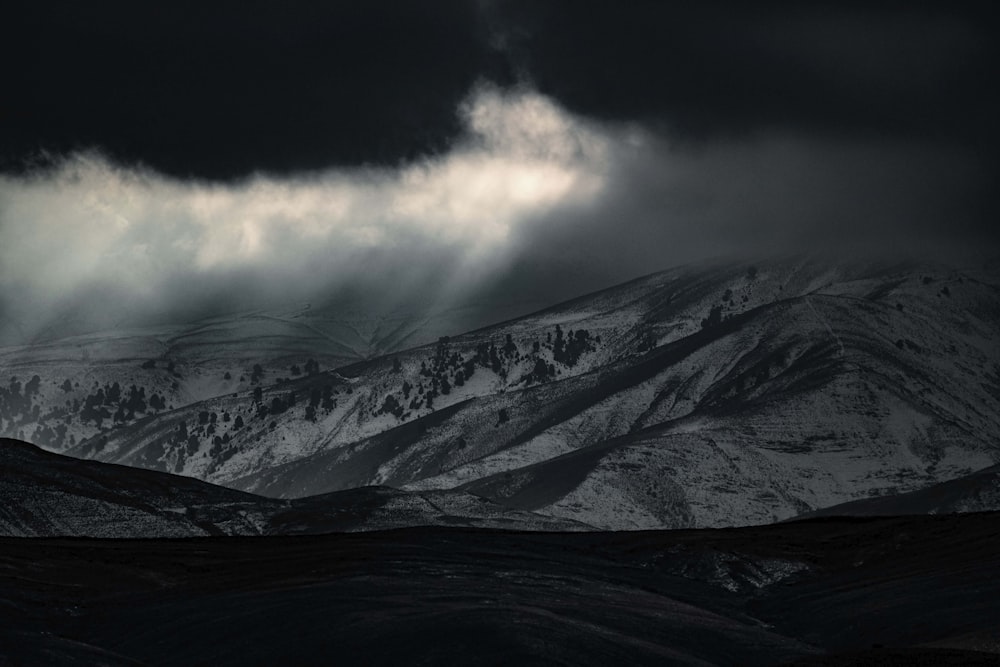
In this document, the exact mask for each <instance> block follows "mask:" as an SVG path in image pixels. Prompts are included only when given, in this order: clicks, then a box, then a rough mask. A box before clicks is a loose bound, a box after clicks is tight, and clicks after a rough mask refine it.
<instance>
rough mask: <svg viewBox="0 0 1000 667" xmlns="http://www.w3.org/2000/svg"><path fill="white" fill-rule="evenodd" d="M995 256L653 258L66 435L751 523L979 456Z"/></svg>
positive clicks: (282, 469)
mask: <svg viewBox="0 0 1000 667" xmlns="http://www.w3.org/2000/svg"><path fill="white" fill-rule="evenodd" d="M994 274H995V267H992V268H991V267H989V266H987V267H985V268H980V269H975V270H962V271H960V270H955V269H951V268H948V267H942V266H932V265H919V264H894V265H879V264H872V263H860V262H859V263H856V264H852V265H833V264H830V263H826V262H821V261H808V260H784V261H776V262H759V263H756V264H752V265H751V264H741V265H715V266H710V267H695V268H687V269H674V270H670V271H666V272H662V273H658V274H654V275H651V276H647V277H644V278H640V279H637V280H634V281H631V282H629V283H626V284H624V285H620V286H617V287H612V288H609V289H607V290H603V291H601V292H598V293H595V294H592V295H588V296H583V297H580V298H577V299H574V300H572V301H569V302H566V303H564V304H559V305H556V306H553V307H551V308H548V309H546V310H543V311H539V312H536V313H533V314H531V315H527V316H524V317H521V318H517V319H514V320H508V321H505V322H503V323H501V324H498V325H494V326H491V327H486V328H481V329H476V330H474V331H471V332H469V333H466V334H461V335H453V336H451V337H442V338H440V339H439V340H438V341H437V342H436V343H431V344H427V345H423V346H419V347H414V348H410V349H407V350H401V351H399V352H396V353H394V354H391V355H387V356H382V357H376V358H373V359H369V360H364V361H359V362H355V363H352V364H350V365H348V366H341V367H339V368H337V369H336V370H327V368H328V366H327V365H326V364H318V365H319V366H320V367H319V368H316V367H315V366H310V367H309V369H308V370H306V368H305V363H306V362H303V361H301V360H299V361H296V362H294V363H290V364H289V366H288V368H287V369H283V368H282V367H281V366H280V365H272V366H266V365H263V366H264V367H263V368H262V373H261V374H260V376H259V377H257V378H252V377H250V374H251V372H252V371H251V369H250V367H249V366H247V367H246V368H243V369H236V372H231V373H230V374H231V376H232V377H233V382H234V383H235V384H234V385H233V386H231V387H226V388H225V389H226V390H227V392H228V393H225V394H224V395H219V396H216V397H213V398H210V399H208V400H203V401H197V402H194V403H189V404H185V405H175V406H173V409H170V406H167V407H166V408H164V409H162V410H147V411H146V412H137V413H136V414H135V415H134V416H130V417H131V418H129V419H124V420H122V421H121V422H116V423H113V424H111V425H110V426H109V424H108V423H107V420H105V423H104V424H103V425H102V428H103V430H102V431H100V432H97V433H96V434H95V435H92V436H90V437H87V438H85V439H84V440H83V441H82V442H77V444H76V445H75V446H73V447H70V448H69V449H68V450H67V451H68V453H70V454H72V455H73V456H78V457H82V458H95V459H98V460H102V461H108V462H116V463H124V464H127V465H132V466H139V467H148V468H153V469H158V470H166V471H171V472H176V473H180V474H184V475H189V476H194V477H198V478H201V479H204V480H207V481H210V482H213V483H217V484H223V485H226V486H230V487H233V488H239V489H243V490H247V491H252V492H254V493H261V494H264V495H268V496H274V497H282V498H294V497H302V496H308V495H315V494H322V493H327V492H330V491H336V490H341V489H350V488H355V487H363V486H371V485H389V486H393V487H401V488H406V489H410V490H414V491H421V492H429V491H437V490H447V489H463V490H470V491H473V492H475V493H477V494H480V495H485V496H488V497H489V498H491V499H493V500H494V501H496V502H499V503H501V504H506V505H508V506H510V507H512V508H517V509H521V510H530V511H535V512H540V513H543V514H546V515H550V516H554V517H560V518H563V519H566V520H577V521H581V522H583V523H586V524H589V525H593V526H597V527H602V528H613V529H622V528H662V527H686V526H695V527H697V526H725V525H742V524H756V523H767V522H771V521H776V520H782V519H787V518H790V517H793V516H796V515H799V514H802V513H805V512H810V511H814V510H817V509H820V508H823V507H828V506H832V505H836V504H839V503H843V502H848V501H852V500H858V499H863V498H868V497H871V496H883V495H891V494H898V493H906V492H909V491H914V490H917V489H920V488H924V487H927V486H931V485H934V484H938V483H941V482H945V481H947V480H950V479H955V478H958V477H961V476H963V475H967V474H969V473H971V472H973V471H975V470H979V469H982V468H986V467H988V466H991V465H994V464H996V463H997V462H1000V334H998V332H1000V288H998V287H997V285H998V284H1000V280H998V279H997V276H996V275H994ZM286 362H287V360H286V361H284V362H275V364H279V363H286ZM129 363H131V364H132V367H134V368H138V366H139V364H140V360H139V359H136V360H134V361H132V362H129ZM293 365H295V366H296V368H294V369H293V368H291V366H293ZM193 368H195V367H191V368H188V367H184V368H180V370H177V369H175V370H177V372H178V373H179V374H180V375H182V376H186V375H187V374H189V373H194V372H195V371H194V370H192V369H193ZM154 370H155V372H156V373H158V374H160V375H157V376H156V377H160V376H161V375H162V374H163V369H161V368H160V367H157V368H156V369H154ZM218 370H221V369H218ZM295 370H298V372H297V373H295V372H293V371H295ZM88 372H91V371H88ZM95 372H96V371H95ZM213 372H216V371H213ZM166 380H169V378H166ZM276 380H277V381H276ZM22 381H23V379H22ZM50 385H51V386H50ZM71 389H72V388H71ZM229 389H232V390H233V391H231V392H229V391H228V390H229ZM60 391H62V390H61V389H59V388H58V386H56V383H55V382H54V381H52V382H50V381H49V380H48V378H46V380H45V381H44V382H42V388H41V389H40V390H38V391H37V393H36V394H35V398H33V401H35V402H36V403H38V404H40V405H41V406H42V409H41V411H40V417H42V418H43V419H40V420H38V421H36V422H32V421H31V419H30V417H29V419H28V420H27V421H25V420H24V418H23V417H21V418H20V419H21V421H20V422H18V423H17V424H16V426H17V428H19V429H21V430H30V429H31V428H35V429H36V432H37V429H40V428H49V429H50V430H51V429H52V428H53V426H52V421H49V422H47V423H46V422H45V420H44V417H45V415H46V412H45V411H46V410H51V411H50V412H49V413H48V414H49V415H51V414H53V411H54V412H57V410H55V408H53V406H54V405H58V402H59V400H60V399H62V398H63V397H62V396H61V395H60V394H59V392H60ZM72 391H76V389H72ZM72 391H71V392H69V393H68V394H67V395H73V394H72ZM21 393H22V394H23V393H24V392H23V391H22V392H21ZM147 398H148V392H147ZM63 400H65V399H63ZM179 400H180V399H179ZM70 412H72V411H70ZM74 414H76V415H78V414H79V413H74ZM127 416H128V415H127ZM52 419H54V420H56V421H58V419H59V417H54V418H52ZM79 421H80V419H79V417H77V418H76V422H79ZM87 424H88V428H91V429H93V426H92V424H93V421H92V420H91V421H88V422H87ZM71 427H72V426H71ZM5 428H7V430H8V432H9V430H10V425H9V424H7V425H5ZM77 428H79V425H77ZM26 435H27V434H26ZM36 439H37V438H36Z"/></svg>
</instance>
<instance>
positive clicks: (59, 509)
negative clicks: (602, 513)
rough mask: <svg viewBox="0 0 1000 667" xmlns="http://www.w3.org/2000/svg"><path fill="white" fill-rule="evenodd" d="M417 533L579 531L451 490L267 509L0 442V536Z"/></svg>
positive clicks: (175, 479) (222, 493)
mask: <svg viewBox="0 0 1000 667" xmlns="http://www.w3.org/2000/svg"><path fill="white" fill-rule="evenodd" d="M420 525H458V526H475V527H489V528H511V529H519V530H537V529H542V530H580V529H585V528H586V526H583V525H581V524H577V523H574V522H570V521H564V520H558V519H547V518H545V517H540V516H537V515H533V514H531V513H528V512H519V511H514V510H508V509H505V508H503V507H501V506H497V505H494V504H493V503H490V502H489V501H487V500H486V499H483V498H479V497H476V496H472V495H469V494H466V493H462V492H456V491H441V492H436V493H406V492H402V491H398V490H395V489H388V488H364V489H355V490H352V491H347V492H342V493H334V494H327V495H324V496H319V497H311V498H302V499H298V500H294V501H283V500H273V499H269V498H262V497H260V496H254V495H252V494H249V493H243V492H240V491H235V490H232V489H227V488H224V487H219V486H215V485H212V484H207V483H205V482H201V481H198V480H195V479H191V478H187V477H181V476H178V475H169V474H164V473H160V472H154V471H148V470H141V469H137V468H130V467H127V466H118V465H110V464H106V463H98V462H95V461H80V460H78V459H73V458H69V457H66V456H60V455H58V454H52V453H48V452H44V451H42V450H40V449H38V448H37V447H35V446H33V445H30V444H28V443H24V442H19V441H16V440H8V439H0V535H5V536H19V537H55V536H70V537H83V536H87V537H119V538H121V537H130V538H134V537H143V538H152V537H190V536H199V535H294V534H315V533H325V532H347V531H364V530H380V529H386V528H398V527H403V526H420Z"/></svg>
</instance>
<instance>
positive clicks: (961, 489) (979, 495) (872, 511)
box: [803, 466, 1000, 518]
mask: <svg viewBox="0 0 1000 667" xmlns="http://www.w3.org/2000/svg"><path fill="white" fill-rule="evenodd" d="M997 510H1000V466H990V467H989V468H985V469H983V470H977V471H976V472H974V473H972V474H971V475H965V476H964V477H959V478H958V479H952V480H949V481H947V482H941V483H939V484H933V485H931V486H929V487H926V488H923V489H918V490H916V491H910V492H909V493H900V494H896V495H891V496H884V497H878V498H867V499H864V500H855V501H852V502H849V503H843V504H841V505H834V506H832V507H826V508H824V509H821V510H817V511H815V512H810V513H809V514H806V515H804V516H803V518H811V517H820V516H899V515H904V514H955V513H961V512H990V511H997Z"/></svg>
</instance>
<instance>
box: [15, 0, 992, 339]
mask: <svg viewBox="0 0 1000 667" xmlns="http://www.w3.org/2000/svg"><path fill="white" fill-rule="evenodd" d="M19 4H20V7H18V8H16V9H13V10H7V9H5V15H4V17H3V21H2V22H0V58H2V62H4V63H5V64H6V67H5V71H4V79H3V87H2V89H0V170H2V172H3V174H4V175H3V177H2V180H0V248H4V249H5V250H4V249H0V262H3V264H0V279H2V281H3V287H2V288H0V308H3V309H4V310H5V312H7V313H26V314H25V315H24V317H27V318H29V319H31V318H32V317H33V318H34V319H36V320H37V319H39V318H40V317H41V315H39V314H38V313H30V312H29V311H31V310H32V308H33V307H34V306H32V305H30V304H35V303H44V304H46V306H45V307H46V308H49V309H50V310H51V309H57V306H58V304H60V303H64V302H65V301H66V300H67V299H69V298H70V297H72V295H73V294H81V293H86V294H92V293H100V294H106V293H107V291H108V290H112V291H115V292H116V293H117V292H122V293H123V294H124V293H127V296H128V299H129V302H130V303H133V304H145V309H146V310H148V311H150V312H152V311H156V310H157V309H159V308H161V307H163V306H164V305H170V304H174V303H175V302H177V301H178V300H181V301H187V300H191V299H194V300H197V298H198V297H197V296H194V295H193V294H192V291H191V290H187V289H179V288H177V287H176V285H177V284H178V283H179V282H183V281H179V280H178V276H188V277H190V276H191V275H192V274H194V275H197V276H198V277H199V280H201V281H202V282H204V281H207V284H208V285H209V289H208V290H207V291H208V292H212V293H213V294H214V296H213V300H212V301H211V303H213V304H216V303H218V302H220V301H221V302H225V301H226V300H227V297H226V295H227V294H229V293H230V292H231V291H232V289H233V288H232V285H233V284H241V285H246V284H253V285H257V286H260V288H261V289H264V288H263V287H262V286H265V285H270V286H272V287H274V291H276V292H279V293H286V292H287V289H286V288H287V287H288V286H289V285H297V286H298V287H296V288H295V289H294V290H293V291H294V292H295V293H296V295H301V296H304V297H309V296H311V295H313V293H315V292H322V291H324V290H325V291H329V290H336V289H341V288H344V287H345V285H347V284H348V283H352V282H357V281H358V275H359V274H361V273H364V272H366V271H367V272H368V273H369V274H370V273H371V272H372V271H373V267H377V269H378V270H377V271H376V273H379V274H385V275H392V276H395V277H397V278H398V277H399V276H400V275H413V276H424V277H428V276H433V282H434V283H435V284H440V282H441V273H442V271H445V272H446V273H448V274H449V275H450V276H451V281H452V282H454V283H460V284H461V285H464V286H466V287H467V286H469V285H477V286H480V287H482V286H488V288H489V290H490V293H491V294H495V293H497V292H498V291H499V292H501V293H502V292H504V290H505V289H507V291H509V292H510V293H512V294H515V293H516V294H523V293H527V292H531V291H532V290H536V291H537V285H538V283H539V282H542V281H544V283H545V285H546V286H547V289H548V291H549V292H551V293H552V295H553V297H557V296H568V295H570V294H572V293H574V292H579V291H583V290H585V289H592V288H596V287H600V286H602V285H603V284H604V283H607V282H610V281H614V280H621V279H625V278H628V277H631V276H633V275H636V274H638V273H642V272H648V271H653V270H656V269H659V268H664V267H666V266H670V265H673V264H677V263H681V262H685V261H692V260H697V259H699V258H702V257H706V256H711V255H719V254H734V253H735V254H739V253H741V252H742V253H755V254H764V253H767V252H775V251H782V252H784V251H788V250H809V249H811V248H815V247H821V246H822V247H826V246H828V245H829V244H831V243H837V244H844V249H845V252H847V251H853V250H856V249H858V248H863V249H868V250H878V249H880V248H886V249H893V250H901V249H902V250H907V251H913V252H925V251H927V250H928V249H940V248H945V247H946V248H949V249H954V248H958V249H961V248H963V247H975V248H976V249H978V250H980V251H983V250H984V249H985V250H995V249H996V248H997V242H998V240H1000V232H998V231H997V228H998V227H1000V225H997V224H996V216H997V213H998V210H1000V207H998V206H997V204H998V200H997V188H996V183H997V175H998V167H1000V165H998V161H997V159H998V158H997V156H998V154H1000V153H998V150H997V149H998V147H1000V146H998V144H1000V131H998V129H997V120H996V119H997V118H1000V96H998V92H997V81H1000V77H998V74H1000V72H998V68H997V62H998V58H997V56H998V54H997V39H996V38H997V27H998V24H997V20H996V19H995V18H994V16H993V14H992V13H991V12H990V5H991V3H987V2H981V3H973V2H760V3H746V2H700V3H687V4H688V7H683V6H680V5H679V4H675V3H666V2H643V1H635V2H587V1H585V0H566V1H544V0H523V1H522V0H510V1H503V0H496V1H490V0H479V1H473V0H455V1H435V2H412V1H400V2H377V1H364V2H362V1H357V2H246V1H243V2H232V3H229V2H212V3H203V2H199V3H185V2H172V3H154V2H128V3H125V2H122V3H118V2H92V3H80V2H59V3H57V2H40V1H36V2H23V3H19ZM845 242H846V243H845ZM227 250H232V253H231V254H229V253H228V252H227ZM66 254H71V255H73V256H74V259H73V260H72V261H69V262H66V261H65V256H66ZM56 257H58V258H59V262H58V265H56V264H55V260H54V259H53V258H56ZM46 262H49V264H52V265H51V266H49V264H47V263H46ZM442 267H445V268H442ZM401 271H402V272H403V274H401V273H400V272H401ZM42 273H45V274H46V275H44V276H43V275H41V274H42ZM49 274H52V275H49ZM427 280H431V278H427ZM361 282H363V283H364V284H365V286H366V287H365V289H370V290H374V291H375V292H378V291H384V290H385V289H387V288H388V287H387V286H386V285H384V284H383V283H382V282H380V281H379V280H378V279H377V278H373V277H372V276H371V275H367V276H365V277H364V280H362V281H361ZM410 282H411V283H413V284H420V280H416V281H415V282H414V281H410ZM126 284H128V285H129V287H128V288H127V289H126V287H124V285H126ZM276 285H280V286H281V287H280V288H278V287H275V286H276ZM303 285H308V287H304V286H303ZM532 285H534V287H532ZM504 286H507V287H506V288H505V287H504ZM483 289H486V288H485V287H483ZM81 290H83V292H81ZM204 291H206V290H194V292H196V293H200V292H204ZM451 291H453V292H459V291H462V290H459V289H457V288H453V289H452V290H451ZM466 291H468V290H466ZM473 291H474V290H473ZM29 295H30V296H29ZM206 303H208V302H206Z"/></svg>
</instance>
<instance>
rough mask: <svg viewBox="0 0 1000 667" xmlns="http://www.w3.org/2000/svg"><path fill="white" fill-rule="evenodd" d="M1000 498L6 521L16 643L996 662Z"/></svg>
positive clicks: (252, 652) (62, 649)
mask: <svg viewBox="0 0 1000 667" xmlns="http://www.w3.org/2000/svg"><path fill="white" fill-rule="evenodd" d="M997 519H998V517H997V515H996V514H969V515H963V516H956V517H947V518H942V517H907V518H878V519H850V520H848V519H821V520H812V521H796V522H792V523H786V524H778V525H772V526H763V527H752V528H740V529H728V530H690V531H688V530H686V531H654V532H620V533H573V534H569V533H560V534H552V533H515V532H504V531H485V530H467V529H459V528H411V529H407V530H396V531H383V532H375V533H363V534H354V535H325V536H311V537H309V536H307V537H295V538H288V537H272V538H209V539H190V540H51V539H50V540H18V539H9V538H0V572H3V573H4V576H3V578H2V579H0V585H2V586H3V600H4V604H2V605H0V663H3V664H8V663H10V664H25V665H36V664H46V665H79V664H108V665H133V664H157V665H190V664H198V663H203V662H205V660H206V658H208V657H209V656H210V658H211V662H212V663H213V664H217V665H246V664H314V663H315V662H316V656H336V659H337V660H338V661H341V662H344V663H346V664H365V665H399V664H461V665H498V664H556V665H609V664H616V665H617V664H621V665H626V664H627V665H664V664H670V665H692V666H693V665H761V666H764V665H779V664H788V663H790V662H793V661H796V660H803V661H804V662H803V663H802V664H808V665H873V664H874V665H886V664H888V665H893V664H898V665H963V666H968V665H995V664H997V661H998V659H1000V656H998V655H997V654H996V651H997V650H998V649H997V645H996V638H997V634H996V630H997V629H996V618H997V617H998V615H1000V579H998V578H997V576H996V572H997V568H998V567H1000V536H998V533H997V530H996V526H997ZM987 651H993V653H987ZM325 659H326V658H323V660H325ZM796 664H798V663H796Z"/></svg>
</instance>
